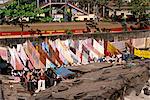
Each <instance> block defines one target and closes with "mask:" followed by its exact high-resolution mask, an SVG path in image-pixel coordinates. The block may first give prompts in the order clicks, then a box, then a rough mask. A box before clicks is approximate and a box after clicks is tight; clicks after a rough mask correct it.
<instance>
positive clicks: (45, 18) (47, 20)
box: [40, 16, 53, 23]
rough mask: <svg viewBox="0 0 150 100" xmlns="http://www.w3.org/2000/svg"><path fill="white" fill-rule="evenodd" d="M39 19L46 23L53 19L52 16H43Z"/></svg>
mask: <svg viewBox="0 0 150 100" xmlns="http://www.w3.org/2000/svg"><path fill="white" fill-rule="evenodd" d="M40 21H41V22H44V23H46V22H52V21H53V18H52V17H49V16H48V17H43V18H40Z"/></svg>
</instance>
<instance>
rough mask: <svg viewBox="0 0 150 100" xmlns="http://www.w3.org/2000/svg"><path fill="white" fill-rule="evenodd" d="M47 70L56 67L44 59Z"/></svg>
mask: <svg viewBox="0 0 150 100" xmlns="http://www.w3.org/2000/svg"><path fill="white" fill-rule="evenodd" d="M48 68H52V69H56V66H55V65H54V64H53V63H52V62H51V61H50V60H49V59H46V69H48Z"/></svg>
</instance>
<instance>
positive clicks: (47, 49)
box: [41, 42, 50, 54]
mask: <svg viewBox="0 0 150 100" xmlns="http://www.w3.org/2000/svg"><path fill="white" fill-rule="evenodd" d="M41 45H42V49H43V50H44V51H45V52H46V53H48V54H49V53H50V52H49V46H48V44H47V43H45V42H42V44H41Z"/></svg>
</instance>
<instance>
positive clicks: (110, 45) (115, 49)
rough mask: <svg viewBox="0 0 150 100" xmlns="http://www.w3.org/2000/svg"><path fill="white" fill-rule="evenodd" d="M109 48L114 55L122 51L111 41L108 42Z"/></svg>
mask: <svg viewBox="0 0 150 100" xmlns="http://www.w3.org/2000/svg"><path fill="white" fill-rule="evenodd" d="M107 50H108V51H109V52H110V53H111V54H112V55H117V54H120V53H121V51H119V50H118V49H117V48H116V47H115V46H113V45H112V44H111V43H110V42H109V41H108V43H107Z"/></svg>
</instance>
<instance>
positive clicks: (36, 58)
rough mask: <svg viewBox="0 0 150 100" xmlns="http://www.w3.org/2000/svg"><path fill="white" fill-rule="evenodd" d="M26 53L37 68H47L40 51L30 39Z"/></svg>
mask: <svg viewBox="0 0 150 100" xmlns="http://www.w3.org/2000/svg"><path fill="white" fill-rule="evenodd" d="M26 53H27V55H28V57H29V59H30V60H31V62H32V64H33V66H34V68H36V69H41V68H45V66H44V65H43V64H41V61H40V55H39V53H38V51H37V50H36V49H35V48H34V46H33V45H32V44H31V42H30V41H27V44H26Z"/></svg>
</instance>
